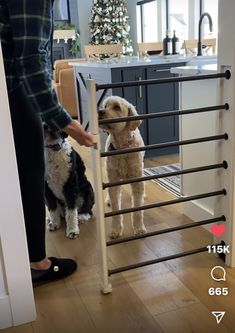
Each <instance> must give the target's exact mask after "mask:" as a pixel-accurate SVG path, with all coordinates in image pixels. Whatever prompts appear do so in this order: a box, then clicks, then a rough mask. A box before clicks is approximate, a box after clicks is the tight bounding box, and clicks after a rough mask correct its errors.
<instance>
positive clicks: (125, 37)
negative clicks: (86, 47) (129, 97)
mask: <svg viewBox="0 0 235 333" xmlns="http://www.w3.org/2000/svg"><path fill="white" fill-rule="evenodd" d="M128 19H129V17H128V16H127V8H126V5H125V1H124V0H94V1H93V8H92V11H91V22H90V30H91V42H90V43H91V44H122V45H123V54H126V55H131V54H132V53H133V48H132V46H131V40H130V38H129V31H130V25H129V23H128Z"/></svg>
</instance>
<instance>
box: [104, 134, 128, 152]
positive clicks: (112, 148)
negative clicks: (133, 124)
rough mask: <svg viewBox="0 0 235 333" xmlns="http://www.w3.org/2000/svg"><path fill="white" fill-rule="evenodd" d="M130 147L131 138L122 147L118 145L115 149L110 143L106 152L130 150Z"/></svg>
mask: <svg viewBox="0 0 235 333" xmlns="http://www.w3.org/2000/svg"><path fill="white" fill-rule="evenodd" d="M131 145H132V137H131V138H130V139H129V140H128V141H127V142H126V143H124V144H122V145H119V146H116V147H114V145H113V144H112V143H110V145H109V147H108V151H112V150H117V149H125V148H130V147H131Z"/></svg>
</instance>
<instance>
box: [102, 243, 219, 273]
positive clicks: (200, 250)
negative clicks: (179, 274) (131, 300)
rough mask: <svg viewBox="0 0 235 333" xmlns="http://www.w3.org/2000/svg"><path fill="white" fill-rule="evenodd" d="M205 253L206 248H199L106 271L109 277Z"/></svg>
mask: <svg viewBox="0 0 235 333" xmlns="http://www.w3.org/2000/svg"><path fill="white" fill-rule="evenodd" d="M213 245H214V244H213ZM206 251H208V248H207V246H205V247H200V248H197V249H194V250H190V251H185V252H181V253H176V254H172V255H170V256H167V257H162V258H158V259H153V260H148V261H143V262H140V263H137V264H132V265H127V266H122V267H118V268H114V269H109V270H108V275H109V276H110V275H113V274H116V273H121V272H125V271H129V270H131V269H135V268H139V267H144V266H149V265H153V264H157V263H159V262H163V261H167V260H171V259H177V258H182V257H186V256H189V255H191V254H196V253H201V252H206Z"/></svg>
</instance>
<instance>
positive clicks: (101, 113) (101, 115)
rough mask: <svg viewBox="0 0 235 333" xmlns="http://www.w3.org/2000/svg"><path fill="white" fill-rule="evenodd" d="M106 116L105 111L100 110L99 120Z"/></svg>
mask: <svg viewBox="0 0 235 333" xmlns="http://www.w3.org/2000/svg"><path fill="white" fill-rule="evenodd" d="M104 115H105V110H98V116H99V119H101V118H103V116H104Z"/></svg>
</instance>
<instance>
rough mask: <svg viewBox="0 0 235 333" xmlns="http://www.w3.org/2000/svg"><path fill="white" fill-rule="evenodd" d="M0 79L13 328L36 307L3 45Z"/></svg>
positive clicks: (4, 244)
mask: <svg viewBox="0 0 235 333" xmlns="http://www.w3.org/2000/svg"><path fill="white" fill-rule="evenodd" d="M0 77H1V78H3V79H2V80H1V82H0V100H1V106H0V108H1V112H0V155H1V173H0V191H4V192H2V193H1V192H0V195H1V201H0V211H1V220H0V242H1V243H0V247H1V249H2V251H1V252H0V265H1V270H0V274H1V275H2V276H1V281H4V282H3V283H1V284H0V288H1V290H0V295H2V297H4V296H5V297H6V296H8V297H9V303H10V307H11V314H10V313H9V312H8V316H7V315H5V317H4V316H3V315H4V314H3V312H1V311H0V322H1V325H2V326H6V325H7V324H9V316H10V315H11V317H12V319H11V321H12V323H13V325H20V324H23V323H27V322H30V321H32V320H35V305H34V297H33V289H32V282H31V274H30V268H29V258H28V250H27V243H26V235H25V226H24V218H23V209H22V203H21V194H20V187H19V179H18V171H17V164H16V157H15V149H14V141H13V134H12V127H11V119H10V111H9V103H8V96H7V89H6V83H5V79H4V78H5V73H4V67H3V57H2V51H1V43H0ZM22 130H24V129H22ZM6 175H7V176H6ZM5 309H7V307H6V308H5ZM5 311H6V310H5Z"/></svg>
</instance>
